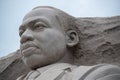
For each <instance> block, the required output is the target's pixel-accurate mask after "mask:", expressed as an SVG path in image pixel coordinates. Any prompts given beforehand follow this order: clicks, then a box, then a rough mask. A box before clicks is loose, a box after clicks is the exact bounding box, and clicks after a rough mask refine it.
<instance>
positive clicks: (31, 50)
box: [22, 47, 36, 57]
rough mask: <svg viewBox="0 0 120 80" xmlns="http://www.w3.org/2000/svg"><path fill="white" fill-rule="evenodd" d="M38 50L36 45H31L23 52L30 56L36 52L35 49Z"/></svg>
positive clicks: (24, 54) (25, 55)
mask: <svg viewBox="0 0 120 80" xmlns="http://www.w3.org/2000/svg"><path fill="white" fill-rule="evenodd" d="M35 50H36V47H29V48H27V49H24V50H22V54H23V56H24V57H27V56H30V55H31V54H34V51H35Z"/></svg>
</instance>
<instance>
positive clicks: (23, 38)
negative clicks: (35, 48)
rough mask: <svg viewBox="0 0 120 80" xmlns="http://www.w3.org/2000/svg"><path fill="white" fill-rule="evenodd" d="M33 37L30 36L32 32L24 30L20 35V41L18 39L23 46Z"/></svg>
mask: <svg viewBox="0 0 120 80" xmlns="http://www.w3.org/2000/svg"><path fill="white" fill-rule="evenodd" d="M33 39H34V38H33V35H32V31H31V30H29V29H26V30H25V32H24V33H23V34H22V36H21V39H20V43H21V44H23V43H25V42H27V41H33Z"/></svg>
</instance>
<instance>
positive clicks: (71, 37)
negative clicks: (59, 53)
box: [66, 30, 79, 47]
mask: <svg viewBox="0 0 120 80" xmlns="http://www.w3.org/2000/svg"><path fill="white" fill-rule="evenodd" d="M66 39H67V46H68V47H72V46H75V45H77V44H78V43H79V36H78V33H77V32H76V31H75V30H68V31H67V35H66Z"/></svg>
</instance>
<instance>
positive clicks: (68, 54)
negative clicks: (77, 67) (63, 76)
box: [58, 51, 74, 64]
mask: <svg viewBox="0 0 120 80" xmlns="http://www.w3.org/2000/svg"><path fill="white" fill-rule="evenodd" d="M58 63H69V64H74V57H73V55H72V53H71V52H70V51H66V53H65V56H64V57H63V58H62V59H61V60H60V61H58Z"/></svg>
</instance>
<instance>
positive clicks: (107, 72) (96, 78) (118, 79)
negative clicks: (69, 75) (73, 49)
mask: <svg viewBox="0 0 120 80" xmlns="http://www.w3.org/2000/svg"><path fill="white" fill-rule="evenodd" d="M73 74H74V76H73V79H74V78H76V80H77V79H78V80H120V67H118V66H115V65H110V64H99V65H95V66H80V67H78V68H76V69H75V70H74V71H73Z"/></svg>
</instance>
